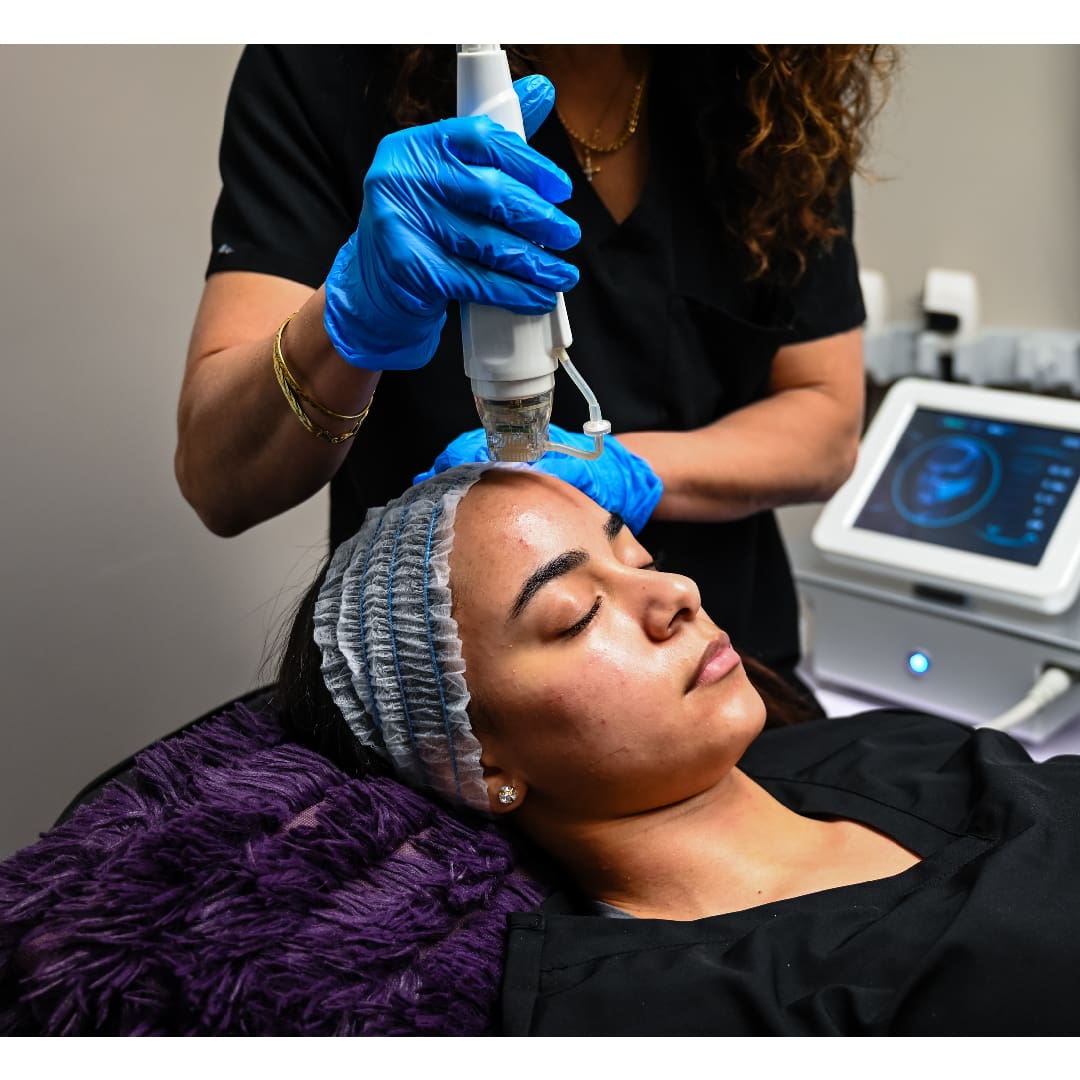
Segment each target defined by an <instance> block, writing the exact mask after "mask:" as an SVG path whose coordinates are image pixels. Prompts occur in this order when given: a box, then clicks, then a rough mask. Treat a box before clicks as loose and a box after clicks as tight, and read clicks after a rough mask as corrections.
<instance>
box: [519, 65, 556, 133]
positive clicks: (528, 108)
mask: <svg viewBox="0 0 1080 1080" xmlns="http://www.w3.org/2000/svg"><path fill="white" fill-rule="evenodd" d="M514 92H515V93H516V94H517V96H518V103H519V104H520V105H521V119H522V121H523V122H524V124H525V138H526V139H531V138H532V137H533V135H534V134H536V131H537V129H538V128H539V127H540V125H541V124H542V123H543V122H544V121H545V120H546V119H547V118H548V115H549V114H550V112H551V110H552V108H553V107H554V105H555V87H554V86H552V85H551V81H550V80H549V79H545V78H544V76H543V75H526V76H525V78H523V79H518V80H517V82H515V83H514Z"/></svg>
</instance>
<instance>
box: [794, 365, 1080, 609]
mask: <svg viewBox="0 0 1080 1080" xmlns="http://www.w3.org/2000/svg"><path fill="white" fill-rule="evenodd" d="M920 408H925V409H929V410H935V411H940V412H943V413H956V414H960V415H962V416H965V417H976V418H981V419H984V420H989V421H994V420H996V421H1001V422H1004V423H1012V424H1027V425H1032V426H1036V427H1042V428H1049V429H1055V430H1061V431H1062V432H1066V433H1075V438H1076V439H1077V440H1080V401H1073V400H1068V399H1061V398H1050V397H1045V396H1041V395H1036V394H1026V393H1016V392H1011V391H1005V390H991V389H988V388H985V387H973V386H967V385H964V384H959V383H942V382H937V381H935V380H929V379H918V378H907V379H902V380H900V381H899V382H897V383H896V384H895V385H894V386H893V387H892V388H891V389H890V391H889V393H888V394H887V395H886V397H885V399H884V401H883V402H882V404H881V405H880V407H879V409H878V412H877V414H876V415H875V417H874V420H873V422H872V424H871V425H870V428H869V430H868V431H867V433H866V436H865V438H864V439H863V442H862V445H861V447H860V450H859V457H858V461H857V464H856V467H855V470H854V472H853V474H852V476H851V477H850V479H849V480H848V481H847V483H845V484H844V486H843V487H842V488H841V489H840V490H839V491H838V492H837V493H836V494H835V495H834V496H833V497H832V499H831V500H830V501H829V502H828V503H827V504H826V506H825V508H824V510H823V511H822V513H821V516H820V517H819V518H818V521H817V523H816V524H815V526H814V529H813V542H814V545H815V546H816V547H817V549H818V550H819V551H820V552H821V553H822V554H823V555H824V556H825V557H826V558H827V559H829V560H831V561H834V562H838V563H843V564H846V565H847V566H849V567H853V568H857V569H861V570H862V571H863V572H864V573H870V574H872V575H874V576H875V577H877V578H878V579H883V578H884V579H896V578H900V579H903V580H904V581H908V582H912V583H916V584H918V585H922V586H929V587H934V588H938V589H940V590H944V591H946V592H948V593H950V594H952V595H954V596H956V597H958V598H960V599H962V600H965V601H974V602H982V605H983V606H1005V607H1007V608H1016V607H1019V608H1026V609H1030V610H1034V611H1038V612H1042V613H1044V614H1060V613H1062V612H1064V611H1066V610H1067V609H1069V608H1070V607H1071V606H1072V605H1073V603H1074V601H1075V600H1076V597H1077V592H1078V590H1080V484H1076V485H1075V486H1074V487H1073V489H1072V491H1071V494H1070V495H1069V496H1068V502H1067V504H1066V506H1065V508H1064V511H1063V512H1062V513H1061V516H1060V518H1059V520H1058V521H1057V525H1056V527H1055V528H1054V529H1053V532H1052V534H1051V535H1050V538H1049V541H1048V543H1047V545H1046V549H1045V551H1044V553H1043V555H1042V558H1041V559H1040V560H1039V562H1038V565H1036V566H1028V565H1023V564H1021V563H1018V562H1013V561H1010V560H1009V559H1007V558H996V557H991V556H988V555H982V554H977V553H975V552H971V551H964V550H959V549H956V548H951V547H948V546H943V545H942V544H937V543H926V542H923V541H921V540H916V539H910V538H906V537H901V536H890V535H887V534H885V533H883V532H877V531H872V530H870V529H867V528H859V527H858V526H857V525H856V519H857V518H858V517H859V515H860V513H861V511H862V510H863V508H864V506H865V505H866V503H867V500H868V498H869V496H870V494H871V492H872V491H873V489H874V488H875V485H876V484H877V482H878V479H879V478H880V476H881V474H882V472H883V471H884V470H885V468H886V467H887V466H888V464H889V462H890V459H891V458H892V455H893V452H894V450H895V448H896V446H897V443H898V441H899V440H900V438H901V437H902V436H903V434H904V432H905V431H906V430H907V428H908V424H909V422H910V421H911V418H912V417H913V416H914V414H915V412H916V410H918V409H920ZM1077 446H1080V441H1078V443H1077Z"/></svg>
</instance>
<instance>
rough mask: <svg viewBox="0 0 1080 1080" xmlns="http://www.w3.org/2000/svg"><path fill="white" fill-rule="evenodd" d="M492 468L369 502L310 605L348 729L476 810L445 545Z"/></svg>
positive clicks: (482, 798)
mask: <svg viewBox="0 0 1080 1080" xmlns="http://www.w3.org/2000/svg"><path fill="white" fill-rule="evenodd" d="M492 467H493V466H492V465H491V464H490V463H487V464H483V463H481V464H469V465H460V466H458V467H456V468H453V469H448V470H447V471H446V472H442V473H439V474H437V475H436V476H433V477H431V478H430V479H428V480H425V481H423V482H422V483H420V484H416V485H415V486H414V487H411V488H409V490H408V491H406V492H405V493H404V494H403V495H402V496H401V497H400V498H397V499H394V500H392V501H391V502H389V503H387V504H386V506H381V507H373V508H372V509H370V510H369V511H368V513H367V516H366V517H365V518H364V524H363V525H362V526H361V527H360V531H359V532H358V533H356V535H355V536H353V537H352V538H351V539H350V540H347V541H345V543H343V544H342V545H341V546H340V547H339V548H338V549H337V551H336V552H335V553H334V556H333V558H332V559H331V561H330V566H329V569H328V570H327V574H326V579H325V581H324V583H323V586H322V588H321V589H320V590H319V597H318V600H317V602H316V605H315V641H316V643H317V644H318V645H319V647H320V649H321V650H322V672H323V678H324V680H325V681H326V685H327V687H328V688H329V690H330V694H331V696H332V697H333V699H334V703H335V704H336V705H337V707H338V708H339V709H340V710H341V712H342V715H343V716H344V717H345V721H346V723H347V724H348V725H349V728H350V729H351V730H352V732H353V734H354V735H355V736H356V738H357V739H358V740H359V741H360V742H361V743H362V744H363V745H364V746H368V747H370V748H371V749H372V750H374V751H375V752H376V753H378V754H379V755H380V756H381V757H383V758H385V759H386V760H387V761H388V762H389V763H390V764H391V766H392V767H393V769H394V771H395V773H396V774H397V775H398V776H399V777H400V778H401V779H402V780H404V781H405V782H406V783H408V784H411V785H413V786H417V787H429V788H432V789H433V790H434V791H436V792H438V793H439V794H440V795H442V796H444V797H445V798H447V799H449V800H451V801H452V802H456V803H463V804H465V805H466V806H471V807H473V808H474V809H477V810H483V811H486V810H488V809H489V804H488V796H487V788H486V786H485V784H484V778H483V770H482V768H481V765H480V743H479V742H478V741H477V739H476V736H475V735H474V734H473V732H472V727H471V725H470V723H469V718H468V715H467V714H466V711H465V710H466V707H467V706H468V703H469V691H468V689H467V688H466V686H465V661H464V660H463V659H462V656H461V641H460V639H459V638H458V628H457V622H456V621H455V620H454V618H453V617H452V615H451V614H450V549H451V547H452V546H453V539H454V518H455V516H456V514H457V508H458V504H459V503H460V502H461V500H462V498H463V497H464V496H465V494H466V492H467V491H468V490H469V489H470V488H471V487H472V485H473V484H475V483H476V481H477V480H479V479H480V477H481V476H482V475H483V473H484V472H486V471H487V470H488V469H489V468H492Z"/></svg>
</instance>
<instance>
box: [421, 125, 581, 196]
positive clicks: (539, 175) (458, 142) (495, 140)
mask: <svg viewBox="0 0 1080 1080" xmlns="http://www.w3.org/2000/svg"><path fill="white" fill-rule="evenodd" d="M432 128H433V129H436V131H433V134H436V132H437V137H439V138H441V139H442V140H443V144H444V147H445V149H446V152H447V153H448V154H452V155H453V156H454V157H456V158H457V159H458V160H459V161H462V162H464V163H465V164H467V165H489V166H491V167H492V168H495V169H499V170H500V171H501V172H504V173H506V174H507V175H508V176H512V177H513V178H514V179H515V180H518V181H520V182H521V183H522V184H526V185H527V186H528V187H530V188H532V190H533V191H535V192H536V193H537V194H538V195H539V196H540V197H541V198H543V199H547V201H548V202H553V203H560V202H565V201H566V200H567V199H569V198H570V195H571V193H572V192H573V185H572V184H571V182H570V177H569V176H567V174H566V173H565V172H564V171H563V170H562V169H560V168H559V166H558V165H556V164H555V163H554V162H553V161H551V160H549V159H548V158H546V157H544V155H543V154H541V153H538V152H537V151H536V150H534V149H533V148H532V147H531V146H529V144H528V143H527V142H525V140H524V139H522V138H521V137H520V136H519V135H517V134H516V133H515V132H512V131H507V130H506V128H504V127H502V126H501V125H500V124H496V123H495V122H494V121H493V120H490V119H488V117H486V116H467V117H459V118H457V119H453V120H440V121H439V122H438V123H437V124H433V125H432Z"/></svg>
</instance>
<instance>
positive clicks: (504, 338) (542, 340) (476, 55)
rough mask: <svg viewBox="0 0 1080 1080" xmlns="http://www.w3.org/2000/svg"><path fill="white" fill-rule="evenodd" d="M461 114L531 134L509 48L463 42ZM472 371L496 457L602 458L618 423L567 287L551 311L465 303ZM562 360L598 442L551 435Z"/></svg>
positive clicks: (465, 346) (465, 344) (464, 331)
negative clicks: (569, 305)
mask: <svg viewBox="0 0 1080 1080" xmlns="http://www.w3.org/2000/svg"><path fill="white" fill-rule="evenodd" d="M457 106H458V116H480V115H486V116H489V117H490V118H491V119H492V120H494V121H496V123H499V124H501V125H502V126H503V127H504V128H506V129H507V130H508V131H513V132H516V133H517V134H518V135H520V136H521V137H522V138H524V137H525V125H524V123H523V121H522V118H521V106H520V104H519V103H518V98H517V94H516V93H514V86H513V81H512V79H511V77H510V64H509V62H508V60H507V58H506V52H505V51H504V50H503V49H502V48H501V47H500V46H498V45H459V46H458V54H457ZM461 340H462V351H463V353H464V357H465V374H466V375H467V376H468V377H469V379H470V380H471V382H472V391H473V399H474V400H475V401H476V411H477V412H478V413H479V414H480V422H481V423H482V424H483V426H484V432H485V434H486V435H487V449H488V455H489V456H490V457H491V459H492V460H493V461H538V460H539V459H540V458H542V457H543V456H544V454H545V453H547V452H548V451H549V450H555V451H557V452H559V453H562V454H570V455H572V456H573V457H581V458H598V457H599V456H600V455H601V453H603V450H604V436H605V435H607V434H610V432H611V425H610V424H609V423H608V422H607V421H606V420H605V419H604V418H603V417H602V416H601V414H600V405H599V404H598V402H597V400H596V395H595V394H593V392H592V390H590V389H589V386H588V384H587V383H586V382H585V380H584V379H583V378H582V377H581V375H580V374H578V371H577V369H576V368H575V367H574V365H573V364H572V363H570V357H569V356H568V355H567V353H566V350H567V347H568V346H569V345H570V343H571V341H572V337H571V334H570V320H569V319H568V318H567V317H566V305H565V304H564V302H563V297H562V293H559V294H558V299H557V302H556V305H555V310H554V311H552V312H551V313H550V314H548V315H515V314H514V313H513V312H511V311H507V310H505V309H503V308H497V307H490V306H487V305H484V304H462V305H461ZM560 364H561V365H562V366H563V368H564V369H565V370H566V373H567V374H568V375H569V376H570V378H571V379H573V381H574V383H575V385H576V386H577V387H578V389H579V390H580V391H581V393H582V394H583V395H584V397H585V399H586V401H587V402H588V404H589V419H588V421H587V422H586V423H585V424H584V425H583V430H584V432H585V434H586V435H591V436H592V439H593V447H592V449H591V450H582V449H579V448H578V447H573V446H565V445H563V444H562V443H553V442H551V441H550V439H549V438H548V425H549V423H550V421H551V402H552V397H553V395H554V387H555V371H556V369H557V368H558V367H559V365H560Z"/></svg>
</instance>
